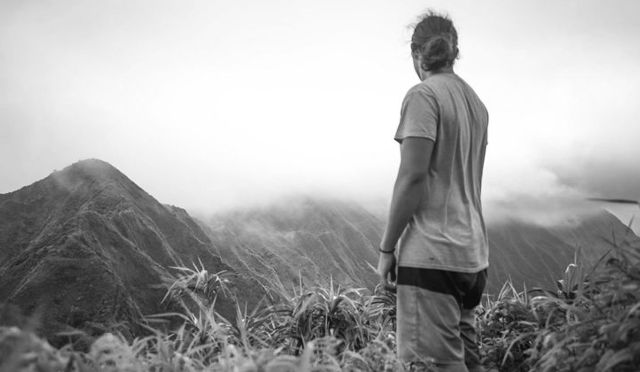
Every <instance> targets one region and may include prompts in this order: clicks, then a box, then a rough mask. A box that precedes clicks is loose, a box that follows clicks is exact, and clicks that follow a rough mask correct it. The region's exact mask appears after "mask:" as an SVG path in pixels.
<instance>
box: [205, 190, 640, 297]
mask: <svg viewBox="0 0 640 372" xmlns="http://www.w3.org/2000/svg"><path fill="white" fill-rule="evenodd" d="M383 229H384V220H383V218H381V217H379V216H376V215H375V214H373V213H370V212H368V211H367V210H365V209H364V208H362V207H360V206H358V205H355V204H353V203H348V202H341V201H337V200H327V199H324V200H322V199H313V198H292V199H289V200H285V201H281V202H278V203H274V204H272V205H270V206H266V207H262V208H255V209H245V210H242V211H233V212H230V213H224V214H219V215H217V216H214V217H213V218H212V219H210V220H209V221H207V226H206V227H205V230H206V231H207V233H208V234H209V236H210V237H211V239H212V241H214V242H215V246H216V247H218V248H219V249H220V250H219V251H218V253H219V254H220V256H221V257H222V259H223V260H224V262H226V263H228V264H229V265H230V266H232V267H234V268H235V269H236V270H238V271H239V272H242V273H244V274H245V275H251V276H254V277H256V278H258V279H259V280H260V281H262V282H264V283H270V284H272V285H274V286H275V287H278V288H282V287H284V288H291V287H292V286H293V285H297V283H298V281H299V278H302V280H303V282H304V283H305V284H307V285H326V284H327V283H328V282H329V280H330V278H333V280H334V281H335V282H338V283H343V284H346V285H350V286H356V287H368V288H373V287H374V286H375V285H376V284H377V278H376V276H375V275H374V273H373V271H372V269H371V268H370V267H369V265H368V264H370V265H372V266H374V267H375V266H376V263H377V257H378V253H377V247H378V243H379V241H380V238H381V234H382V232H383ZM487 229H488V234H489V242H490V249H491V251H490V252H491V253H490V265H491V269H490V277H489V284H488V289H487V291H488V292H489V293H492V294H497V293H498V292H499V290H500V289H501V287H502V285H503V284H504V282H505V281H506V280H508V279H511V280H512V281H513V283H514V284H515V285H516V286H517V287H518V288H522V286H523V285H525V284H526V286H527V288H532V287H534V286H540V287H544V288H549V289H554V288H555V281H556V280H557V279H558V278H559V277H561V276H562V273H563V271H564V270H565V268H566V267H567V265H568V264H569V263H571V262H573V260H574V256H575V252H576V250H577V249H578V247H580V249H581V251H582V254H583V257H584V259H585V263H586V264H592V263H594V262H595V261H596V260H598V259H599V258H600V257H601V256H602V255H603V254H605V253H606V252H607V251H608V249H609V248H610V247H611V241H612V239H617V240H618V243H620V242H622V241H623V240H626V241H627V243H629V242H631V243H632V244H636V245H638V244H640V239H638V237H637V236H635V235H634V234H633V233H632V232H631V231H630V230H629V229H628V228H627V227H626V226H625V225H623V224H622V223H621V222H620V221H619V220H618V219H617V218H616V217H615V216H613V215H611V214H610V213H608V212H605V211H600V212H595V213H593V214H585V215H582V216H576V218H575V219H573V220H572V221H571V222H566V223H557V224H555V225H553V226H541V225H539V224H536V223H533V222H529V221H525V220H522V219H516V218H512V219H503V220H500V222H494V223H492V224H490V225H489V226H488V227H487Z"/></svg>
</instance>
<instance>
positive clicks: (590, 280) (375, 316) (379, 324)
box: [0, 249, 640, 372]
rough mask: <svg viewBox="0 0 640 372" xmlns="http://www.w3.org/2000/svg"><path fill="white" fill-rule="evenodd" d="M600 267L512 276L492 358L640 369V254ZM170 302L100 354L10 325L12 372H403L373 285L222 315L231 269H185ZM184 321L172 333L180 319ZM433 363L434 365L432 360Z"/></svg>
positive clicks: (381, 295) (385, 304) (3, 359)
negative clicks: (532, 284) (554, 284)
mask: <svg viewBox="0 0 640 372" xmlns="http://www.w3.org/2000/svg"><path fill="white" fill-rule="evenodd" d="M614 251H615V252H613V254H612V255H608V256H607V257H606V258H604V259H603V262H602V263H601V264H600V266H599V268H598V269H597V270H594V271H590V272H585V271H584V269H583V267H582V265H581V264H580V262H577V260H576V262H574V263H573V264H571V265H569V267H568V268H567V270H566V272H565V275H564V278H563V279H562V280H560V281H558V289H557V290H555V291H549V290H541V289H535V290H530V291H526V290H525V291H522V292H518V291H517V290H516V289H515V288H514V287H513V285H512V284H511V283H506V284H505V285H504V287H503V290H502V291H501V293H500V294H499V295H498V296H497V298H496V299H495V300H494V299H491V298H487V299H486V300H485V301H484V302H483V305H482V306H481V307H480V308H479V309H478V315H479V331H480V335H481V341H482V353H483V356H484V364H485V365H486V366H487V367H488V368H495V369H498V370H500V371H529V370H535V371H582V372H588V371H638V370H640V266H638V262H640V252H638V250H637V249H636V250H630V249H627V250H622V249H615V250H614ZM178 271H179V272H180V273H181V274H180V275H179V276H178V277H177V278H175V280H174V281H173V282H172V283H168V285H167V287H168V288H169V290H168V292H167V297H171V298H173V299H174V300H177V301H179V302H180V303H181V304H182V305H183V311H182V312H181V313H168V314H158V315H155V316H153V317H149V318H147V320H146V322H145V324H144V326H145V327H146V328H147V329H148V330H149V335H148V336H146V337H139V338H135V339H132V340H131V339H129V340H127V339H125V337H123V336H121V335H119V334H117V333H116V334H115V335H114V334H112V333H107V334H105V335H103V336H101V337H100V338H98V339H97V340H95V341H94V342H93V344H92V345H91V347H90V350H89V351H88V352H80V351H76V350H73V348H72V346H71V345H68V346H65V347H63V348H61V349H55V348H53V347H51V346H49V344H48V343H46V341H42V340H41V339H39V338H38V337H36V336H35V335H34V334H33V333H31V332H28V331H23V330H20V329H18V328H15V327H14V328H6V327H5V328H0V372H4V371H12V372H13V371H78V372H89V371H91V372H93V371H154V372H161V371H162V372H164V371H167V372H168V371H185V372H186V371H398V370H403V369H404V368H405V366H403V365H402V364H401V363H400V362H399V361H398V360H397V359H396V357H395V333H394V329H395V298H394V295H393V294H392V293H387V292H376V293H369V292H368V291H366V290H363V289H355V288H341V287H340V286H334V285H333V284H331V285H330V286H329V287H328V288H312V289H306V290H305V289H303V288H299V289H298V290H297V291H295V292H294V293H293V294H291V295H289V294H286V293H276V294H273V295H272V296H271V297H269V298H266V299H265V300H264V301H263V302H262V303H261V306H258V307H257V308H256V309H254V310H253V311H248V310H247V309H243V308H242V307H241V306H240V305H237V306H236V313H237V314H236V317H235V319H234V320H228V319H224V318H223V317H221V316H220V315H219V314H217V313H216V312H215V311H214V305H215V299H216V297H217V296H218V295H223V294H224V295H228V294H229V293H230V292H229V291H228V289H227V288H226V283H228V281H229V279H228V277H227V276H226V273H217V274H212V273H208V272H206V270H204V268H202V267H197V266H194V269H193V270H192V269H187V268H179V269H178ZM172 318H173V319H175V318H179V319H180V320H181V322H180V323H181V326H179V327H178V328H177V329H174V330H170V331H161V330H160V329H165V328H166V321H167V320H168V319H172ZM426 368H427V370H429V366H428V363H427V367H426Z"/></svg>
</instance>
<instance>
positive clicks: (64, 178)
mask: <svg viewBox="0 0 640 372" xmlns="http://www.w3.org/2000/svg"><path fill="white" fill-rule="evenodd" d="M213 252H214V250H213V247H212V243H211V241H210V239H209V238H208V237H207V235H206V234H205V233H204V232H203V231H202V229H200V227H199V226H198V224H197V223H196V222H195V221H193V220H192V219H191V218H190V217H189V216H188V214H187V213H186V212H185V211H183V210H180V209H178V208H175V207H168V206H164V205H162V204H160V203H159V202H158V201H156V200H155V199H154V198H153V197H151V196H150V195H149V194H147V193H146V192H145V191H144V190H142V189H141V188H140V187H138V186H137V185H136V184H135V183H133V182H132V181H131V180H129V179H128V178H127V177H126V176H125V175H123V174H122V173H120V172H119V171H118V170H117V169H115V168H114V167H112V166H111V165H109V164H107V163H105V162H102V161H99V160H87V161H82V162H78V163H75V164H73V165H72V166H70V167H67V168H65V169H64V170H62V171H59V172H55V173H53V174H51V175H50V176H49V177H47V178H45V179H43V180H41V181H38V182H36V183H34V184H32V185H30V186H27V187H24V188H22V189H20V190H17V191H15V192H12V193H9V194H4V195H0V302H9V303H13V304H16V305H18V306H19V307H20V308H21V309H22V311H25V312H27V313H30V312H32V311H34V310H35V309H36V308H39V307H40V308H41V310H44V311H43V312H42V313H43V316H44V319H43V322H42V323H43V327H44V329H43V330H42V331H43V332H44V333H45V334H46V335H47V336H50V338H53V335H54V334H55V332H57V331H59V330H62V329H65V326H66V325H70V326H73V327H77V328H83V329H90V328H91V327H93V328H95V330H96V332H99V331H100V328H102V327H104V326H105V325H108V324H111V323H115V322H119V321H123V320H124V321H132V320H135V319H138V318H139V317H140V316H141V315H143V314H152V313H158V312H161V311H164V310H166V309H165V308H163V305H161V303H160V302H161V299H162V297H163V295H164V293H165V290H164V289H162V288H158V285H159V284H160V283H161V278H162V277H163V275H166V273H167V271H168V268H169V267H170V266H176V265H182V264H185V265H189V266H190V265H191V263H192V262H197V261H198V259H201V260H202V262H203V263H204V265H205V266H206V267H207V268H208V269H209V271H213V272H217V271H220V270H231V268H230V267H228V266H227V265H225V264H224V263H222V261H221V259H220V258H219V257H218V256H217V255H215V254H214V253H213ZM234 283H235V285H236V289H237V290H238V291H239V292H242V293H250V294H254V296H247V297H246V298H249V299H251V298H254V297H258V298H259V296H260V295H259V293H256V290H257V288H259V287H258V286H256V285H255V283H251V282H248V281H245V280H244V279H242V278H238V280H235V281H234ZM219 310H220V311H221V312H223V313H225V314H226V315H231V314H233V311H232V310H233V309H232V308H231V304H230V303H229V301H225V300H221V301H220V306H219Z"/></svg>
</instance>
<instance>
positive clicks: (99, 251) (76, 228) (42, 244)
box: [0, 160, 640, 344]
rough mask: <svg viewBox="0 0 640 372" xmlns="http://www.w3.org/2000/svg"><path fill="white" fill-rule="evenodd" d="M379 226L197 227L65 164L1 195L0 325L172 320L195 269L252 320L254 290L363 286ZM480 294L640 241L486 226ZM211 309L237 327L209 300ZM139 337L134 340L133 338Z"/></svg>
mask: <svg viewBox="0 0 640 372" xmlns="http://www.w3.org/2000/svg"><path fill="white" fill-rule="evenodd" d="M383 228H384V218H382V217H380V216H379V215H376V214H374V213H371V212H369V211H368V210H366V209H364V208H362V207H361V206H359V205H357V204H355V203H350V202H344V201H338V200H330V199H319V198H309V197H297V198H290V199H286V200H284V201H281V202H276V203H273V204H271V205H267V206H263V207H259V208H246V209H238V210H234V211H231V212H227V213H221V214H217V215H215V216H213V217H212V218H209V219H206V220H204V221H198V220H196V219H194V218H192V217H191V216H190V215H189V214H188V213H187V212H186V211H185V210H183V209H180V208H177V207H173V206H167V205H163V204H161V203H159V202H158V201H157V200H156V199H154V198H153V197H152V196H150V195H149V194H148V193H146V192H145V191H144V190H142V189H141V188H140V187H139V186H138V185H136V184H135V183H134V182H133V181H131V180H130V179H129V178H127V177H126V176H125V175H124V174H122V173H121V172H120V171H118V170H117V169H116V168H114V167H112V166H111V165H109V164H108V163H105V162H103V161H100V160H86V161H81V162H78V163H75V164H73V165H71V166H69V167H67V168H65V169H63V170H61V171H58V172H54V173H52V174H51V175H50V176H48V177H46V178H45V179H43V180H40V181H38V182H36V183H34V184H32V185H30V186H26V187H23V188H22V189H20V190H17V191H14V192H11V193H8V194H0V324H2V323H3V322H4V321H5V320H6V319H5V318H7V316H6V311H5V310H4V309H6V307H4V305H2V304H3V303H4V304H5V305H6V304H9V305H11V306H17V307H18V308H19V309H20V311H21V312H23V313H25V314H27V315H28V314H32V313H34V312H35V311H36V310H39V313H40V314H41V328H40V329H39V330H40V333H41V334H44V335H45V336H47V337H48V338H49V340H50V341H52V342H53V343H54V344H62V343H65V342H67V341H68V339H67V338H66V336H64V337H63V336H57V334H58V332H59V331H66V330H69V329H71V328H70V327H73V328H77V329H82V330H84V331H86V332H88V333H89V334H94V335H95V334H99V333H101V332H103V331H104V330H105V329H106V328H108V327H109V325H113V324H115V323H118V322H122V321H125V322H128V323H129V324H132V325H135V324H136V321H137V320H138V319H140V317H141V316H143V315H148V314H154V313H159V312H165V311H171V310H173V309H175V307H174V306H175V304H172V303H171V302H164V303H163V302H162V301H161V300H162V298H163V296H164V294H165V289H163V288H162V286H161V284H162V283H163V279H164V278H167V277H168V276H169V275H170V274H171V273H173V272H175V271H174V270H173V269H171V267H172V266H192V263H198V265H199V263H200V262H202V266H203V267H204V268H205V269H206V270H207V271H208V272H220V271H227V272H228V273H230V274H232V275H233V276H234V277H233V278H232V280H231V283H230V290H231V292H232V293H234V294H235V295H236V296H237V298H238V299H239V300H240V303H241V305H242V303H243V302H246V303H247V305H248V308H249V309H251V308H252V306H254V305H255V304H256V303H257V302H258V301H259V300H260V299H261V298H262V297H263V295H264V294H265V288H273V289H276V290H280V291H286V292H288V293H292V289H293V288H294V287H296V286H298V285H299V284H302V285H305V286H312V285H327V284H329V283H331V282H333V283H336V284H340V285H342V286H355V287H367V288H370V289H372V288H373V287H374V286H375V285H376V284H377V278H376V275H375V273H374V270H373V269H372V266H375V265H376V262H377V257H378V252H377V247H378V243H379V241H380V238H381V234H382V231H383ZM488 229H489V240H490V249H491V253H490V264H491V268H490V276H489V286H488V292H489V293H492V294H496V293H497V292H498V291H499V289H500V287H501V286H502V284H503V283H504V281H505V280H507V279H509V278H511V279H512V281H513V282H514V284H515V285H516V287H517V288H521V286H522V284H523V283H526V285H527V287H528V288H531V287H533V286H542V287H546V288H550V289H553V288H554V286H555V280H557V279H559V278H560V277H561V275H562V273H563V271H564V269H565V268H566V266H567V264H569V263H570V262H572V261H573V258H574V254H575V252H576V249H577V248H578V247H579V248H580V250H581V251H582V252H583V255H584V259H585V262H586V263H587V264H589V265H591V264H593V263H595V262H596V261H597V260H598V259H599V258H600V257H601V256H602V255H603V254H605V253H606V252H607V251H608V250H609V249H610V248H611V246H612V244H613V243H614V242H615V243H616V244H618V245H633V246H634V247H640V238H638V237H637V236H636V235H634V234H633V232H631V231H630V230H629V229H628V228H627V227H626V226H624V225H623V224H622V223H621V222H620V221H619V220H618V219H617V218H615V217H614V216H613V215H611V214H609V213H606V212H600V213H596V214H592V215H584V216H580V217H579V218H576V219H575V220H573V221H570V222H567V223H557V224H554V225H552V226H542V225H540V224H536V223H531V222H527V221H525V220H522V219H515V218H513V219H503V220H502V222H499V223H493V224H491V225H490V226H489V227H488ZM216 307H217V310H218V312H220V313H221V314H222V315H223V316H225V317H227V318H233V317H234V316H235V302H233V299H231V298H227V297H225V296H221V297H220V298H219V299H218V301H217V302H216ZM138 331H139V329H135V327H134V329H132V333H134V334H136V332H138Z"/></svg>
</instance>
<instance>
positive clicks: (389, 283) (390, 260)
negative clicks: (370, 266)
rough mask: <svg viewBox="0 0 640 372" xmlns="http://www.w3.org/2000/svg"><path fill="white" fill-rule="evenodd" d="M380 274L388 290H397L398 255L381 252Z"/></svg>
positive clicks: (381, 281)
mask: <svg viewBox="0 0 640 372" xmlns="http://www.w3.org/2000/svg"><path fill="white" fill-rule="evenodd" d="M378 276H380V284H381V285H382V287H383V288H384V289H386V290H388V291H395V290H396V256H395V255H394V254H391V253H380V257H379V258H378Z"/></svg>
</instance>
